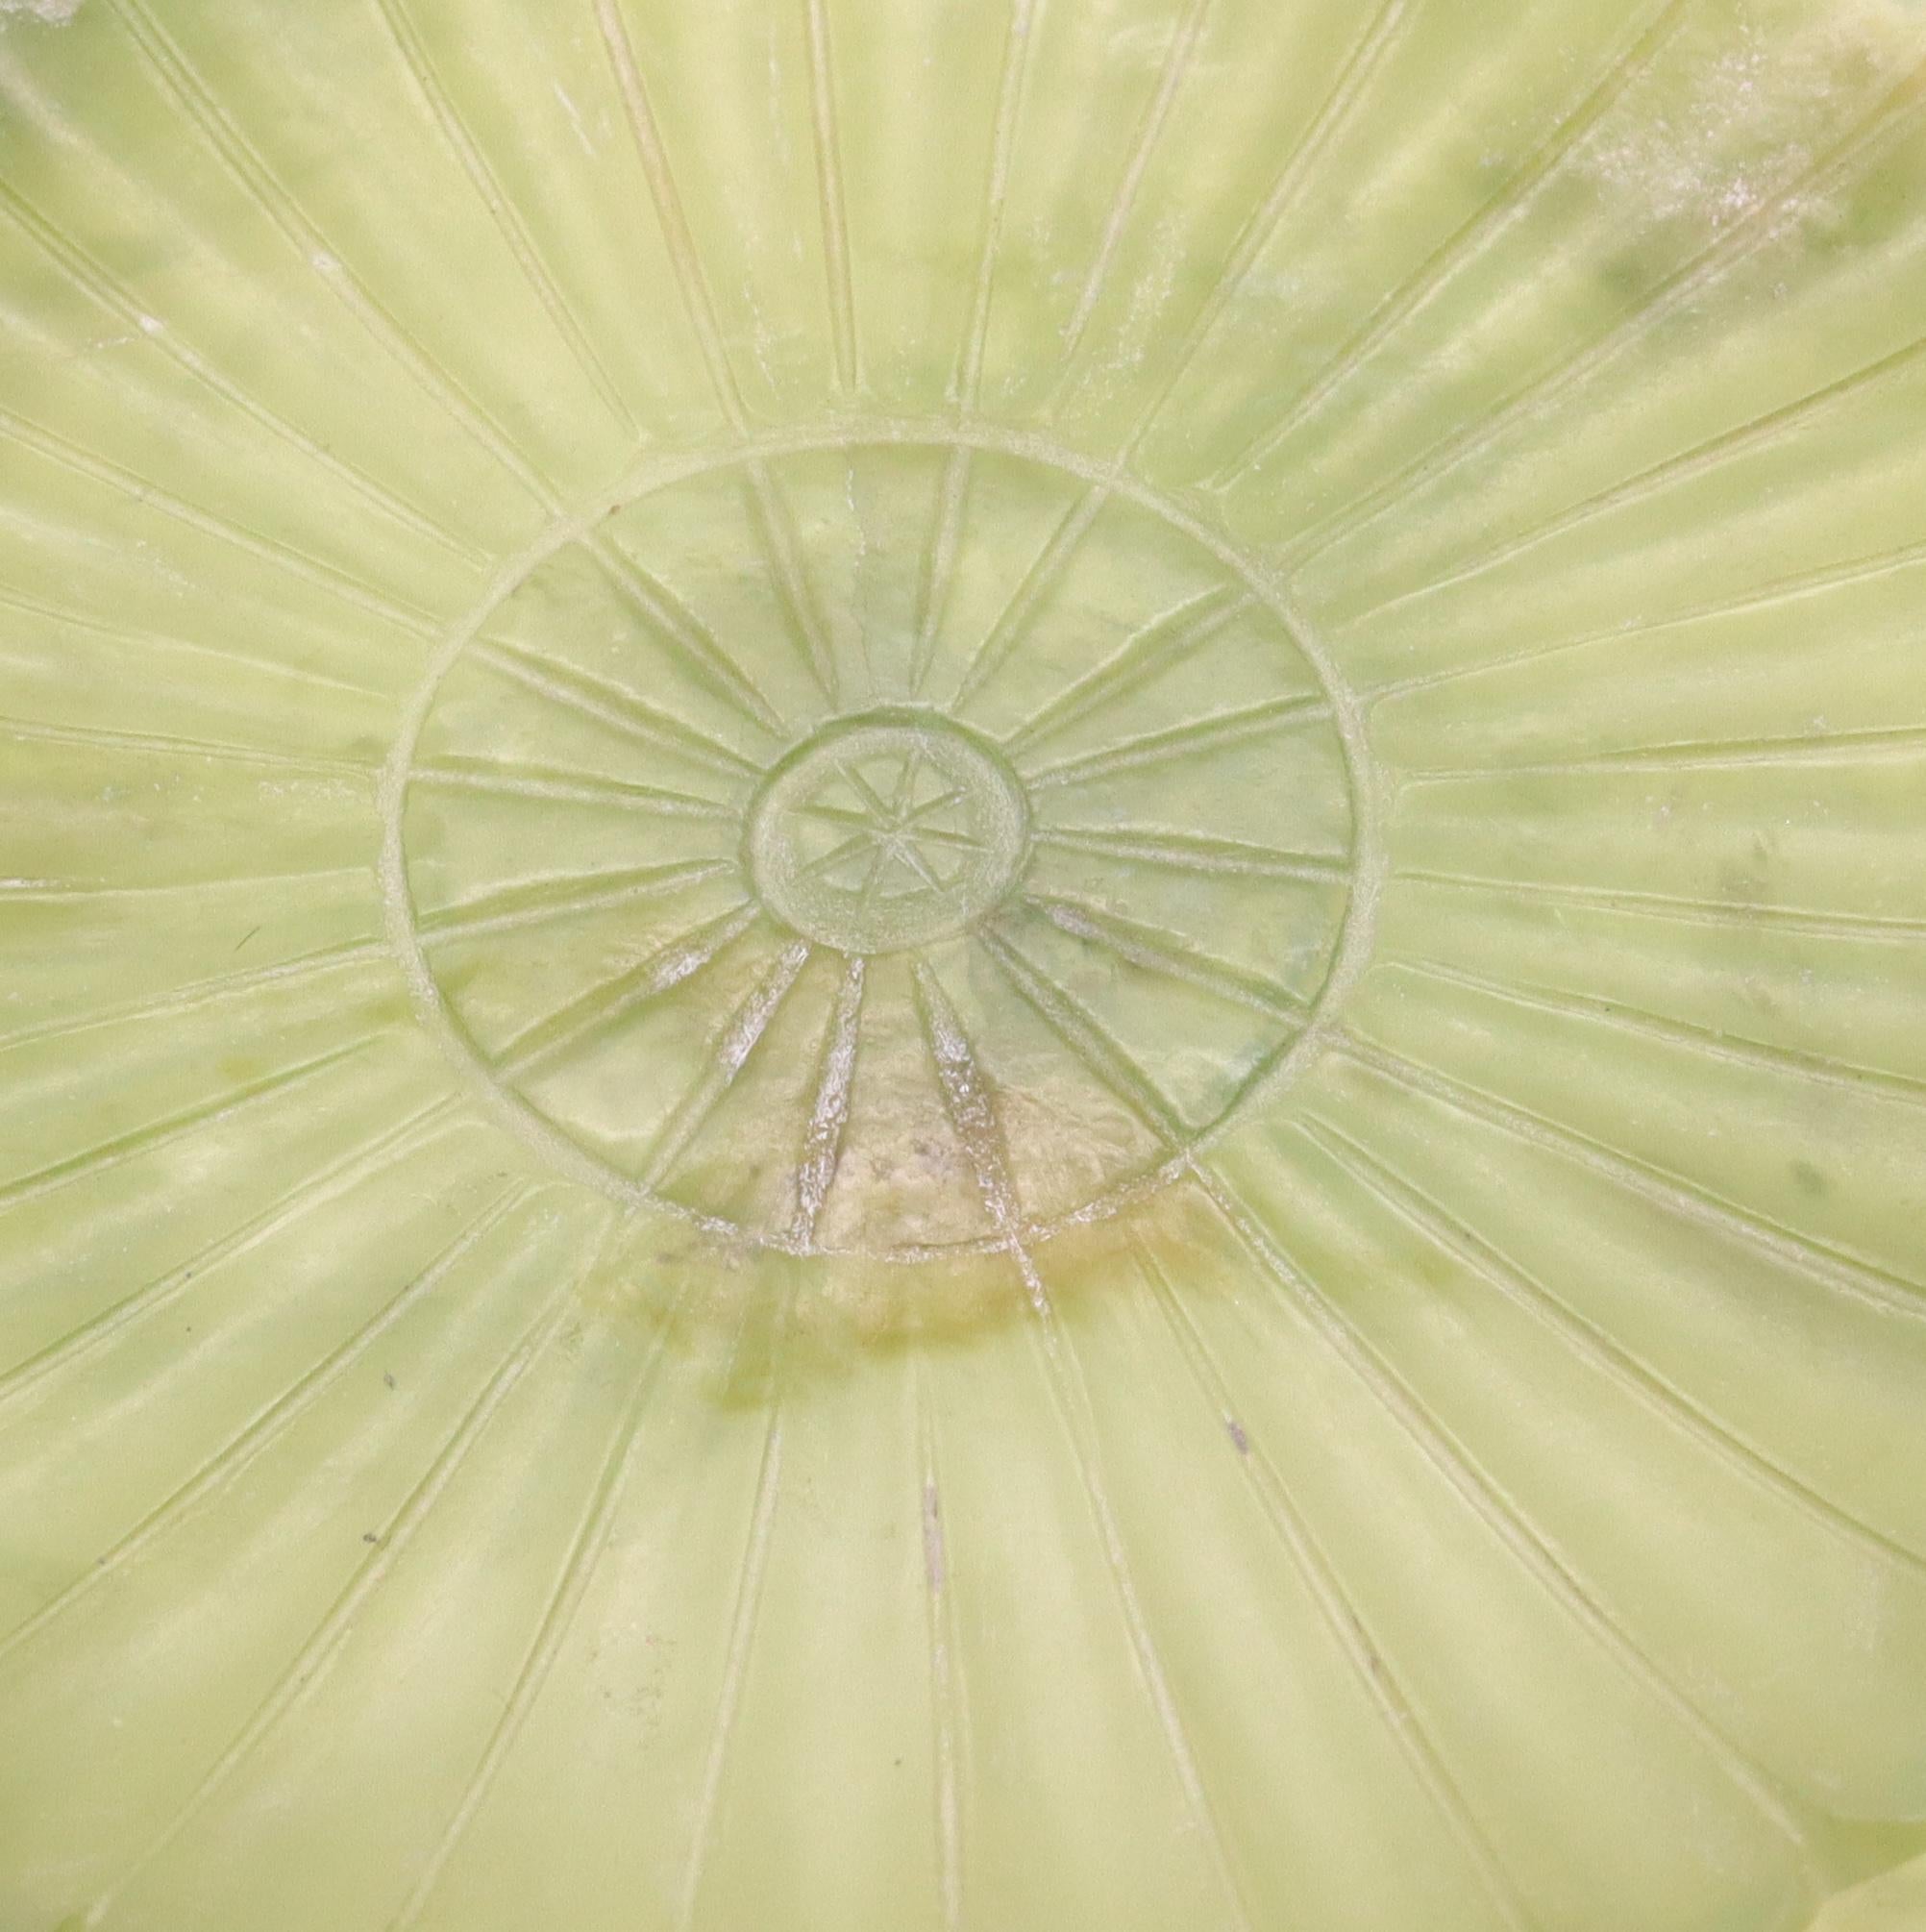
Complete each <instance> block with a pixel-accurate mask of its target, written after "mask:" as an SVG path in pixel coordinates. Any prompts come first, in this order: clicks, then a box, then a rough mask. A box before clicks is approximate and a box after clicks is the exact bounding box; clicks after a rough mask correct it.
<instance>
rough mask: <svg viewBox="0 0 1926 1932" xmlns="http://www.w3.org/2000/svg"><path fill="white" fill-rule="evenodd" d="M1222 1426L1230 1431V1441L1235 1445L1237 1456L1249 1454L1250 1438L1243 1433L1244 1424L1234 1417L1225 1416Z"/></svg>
mask: <svg viewBox="0 0 1926 1932" xmlns="http://www.w3.org/2000/svg"><path fill="white" fill-rule="evenodd" d="M1223 1425H1224V1427H1225V1428H1227V1429H1228V1430H1229V1431H1230V1439H1231V1441H1232V1442H1233V1443H1235V1444H1236V1445H1237V1452H1238V1454H1239V1455H1248V1454H1249V1453H1250V1438H1249V1436H1247V1434H1246V1433H1245V1430H1244V1424H1242V1423H1241V1422H1239V1421H1238V1419H1237V1418H1236V1417H1235V1416H1225V1417H1224V1419H1223Z"/></svg>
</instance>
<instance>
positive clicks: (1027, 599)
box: [383, 429, 1372, 1260]
mask: <svg viewBox="0 0 1926 1932" xmlns="http://www.w3.org/2000/svg"><path fill="white" fill-rule="evenodd" d="M1363 756H1364V754H1363V751H1362V740H1361V736H1360V733H1359V731H1358V728H1357V726H1356V722H1355V706H1354V703H1353V702H1352V701H1351V700H1350V699H1349V698H1348V696H1347V695H1346V694H1345V693H1344V692H1343V690H1342V687H1340V686H1339V685H1338V684H1337V683H1336V681H1335V680H1334V679H1333V677H1332V676H1331V674H1330V673H1329V670H1328V667H1327V666H1326V665H1325V664H1324V663H1323V662H1322V660H1321V657H1320V656H1318V654H1317V653H1316V652H1315V650H1314V649H1312V648H1309V647H1308V645H1307V640H1306V639H1304V638H1303V637H1302V635H1301V634H1300V632H1298V630H1297V627H1296V623H1295V621H1294V619H1293V617H1292V615H1291V613H1290V611H1289V610H1288V608H1286V607H1283V606H1282V605H1281V604H1280V603H1279V602H1278V601H1277V600H1275V599H1274V598H1273V597H1272V593H1271V592H1270V591H1269V590H1268V589H1267V587H1266V585H1265V583H1264V582H1263V581H1262V580H1261V579H1260V578H1259V577H1257V576H1256V575H1255V574H1254V573H1253V572H1251V571H1249V570H1248V569H1247V568H1246V567H1245V566H1244V565H1243V564H1242V563H1241V562H1240V561H1239V560H1238V558H1237V557H1236V556H1235V555H1234V554H1232V553H1230V552H1229V551H1228V550H1227V549H1226V547H1225V546H1223V545H1222V544H1221V543H1220V542H1218V541H1216V540H1215V539H1214V538H1212V537H1211V536H1210V534H1209V533H1207V532H1205V531H1203V530H1201V529H1199V528H1198V526H1197V525H1196V524H1195V522H1193V521H1192V520H1191V519H1190V518H1189V517H1188V516H1187V515H1185V513H1184V512H1182V511H1181V510H1179V509H1177V508H1174V507H1173V506H1171V505H1169V504H1166V503H1164V502H1162V501H1161V500H1159V499H1157V498H1155V497H1153V496H1151V495H1149V494H1148V492H1145V491H1142V490H1139V489H1138V488H1136V487H1135V486H1134V485H1132V484H1130V483H1127V482H1126V481H1125V480H1123V479H1122V478H1120V477H1119V476H1118V475H1117V474H1116V473H1115V472H1114V471H1109V470H1103V471H1099V472H1092V471H1091V470H1090V469H1089V468H1088V467H1087V466H1079V465H1077V464H1075V463H1074V462H1073V461H1071V460H1068V459H1065V460H1049V459H1047V458H1043V457H1040V456H1039V455H1038V454H1037V453H1036V452H1035V450H1034V449H1033V448H1032V447H1030V446H1028V445H1025V447H1023V448H1021V449H1018V448H1011V449H1000V448H996V447H992V446H988V445H981V446H978V445H970V444H965V443H962V442H959V441H956V440H954V439H953V438H951V437H950V436H949V435H948V433H932V434H931V435H930V436H929V437H928V438H927V439H922V438H919V437H917V436H911V435H907V434H905V435H901V436H898V437H895V438H880V439H877V440H872V441H865V440H863V439H862V438H861V437H860V436H859V435H854V434H852V433H850V432H848V431H847V430H846V429H835V430H829V431H826V432H825V433H824V435H823V437H822V439H821V441H820V442H818V443H815V444H811V445H809V446H805V447H799V448H796V449H792V450H789V451H786V452H778V453H773V454H770V455H767V456H764V455H755V456H753V457H752V456H735V457H721V458H715V459H714V460H710V461H704V462H692V463H685V464H683V465H682V466H681V467H680V468H671V469H668V470H665V471H664V473H663V474H662V475H661V476H660V477H659V478H657V479H656V480H655V481H654V482H649V483H637V484H636V485H635V487H634V488H633V489H632V491H630V492H628V493H625V494H624V495H623V496H622V497H621V499H620V501H619V502H617V503H616V504H615V505H614V507H613V508H608V509H606V510H605V512H604V513H603V514H602V515H600V516H599V517H597V518H594V519H591V520H589V521H587V522H585V523H583V524H581V525H580V526H579V527H578V526H570V527H568V528H566V529H564V530H562V531H560V532H558V533H556V538H555V541H554V543H553V544H552V546H551V547H550V548H549V549H548V550H546V551H545V552H544V553H543V554H542V555H541V556H539V557H535V558H534V559H533V560H531V563H530V564H529V566H528V568H527V569H526V570H525V571H524V572H523V573H522V575H521V576H520V577H519V578H518V579H517V580H516V581H515V582H512V583H507V584H506V585H504V586H503V587H502V588H501V589H500V590H498V592H497V593H496V594H495V595H494V596H493V597H492V598H491V599H490V601H489V602H488V603H487V604H486V605H484V606H483V607H481V609H479V610H478V611H476V612H475V613H474V614H473V615H472V616H471V618H470V619H469V620H468V621H467V622H466V623H464V624H463V625H462V626H461V627H459V628H458V629H457V631H456V632H453V633H451V636H450V638H449V640H448V643H447V645H446V647H445V648H444V650H443V652H442V653H441V655H440V656H439V658H438V659H437V661H436V663H435V665H434V666H433V667H432V670H431V673H430V675H429V676H428V678H427V679H426V681H424V683H423V685H422V687H421V689H420V691H419V692H418V694H417V697H416V701H415V704H414V706H413V709H412V712H411V715H410V719H409V721H408V723H407V727H406V729H405V730H404V731H403V733H402V736H401V738H400V740H399V741H398V743H397V745H396V747H395V749H394V753H393V755H392V756H391V758H390V760H389V764H388V769H387V772H386V774H385V776H384V780H383V809H384V811H385V812H386V813H387V814H388V822H387V828H386V835H387V841H388V843H387V849H386V856H385V861H384V865H383V886H384V889H385V891H386V893H387V895H388V904H387V915H388V930H389V934H390V937H391V939H392V940H393V943H394V945H395V947H396V950H397V954H398V955H399V958H400V960H401V963H402V966H403V969H404V971H405V972H406V973H407V975H408V977H409V979H410V982H411V985H412V987H413V990H414V994H415V998H416V1003H417V1007H418V1010H420V1012H421V1013H422V1014H423V1016H424V1018H425V1020H426V1022H427V1023H428V1025H429V1026H430V1027H431V1028H432V1029H433V1031H434V1033H435V1034H436V1036H437V1037H438V1039H439V1040H440V1042H441V1045H442V1046H443V1048H444V1050H445V1051H446V1052H447V1053H448V1054H449V1056H450V1058H451V1060H453V1061H454V1062H455V1063H456V1065H457V1066H458V1067H459V1068H460V1069H462V1070H463V1071H464V1073H465V1074H466V1075H467V1076H468V1077H469V1078H470V1079H471V1080H472V1081H473V1082H474V1084H475V1086H476V1087H477V1089H478V1090H479V1091H480V1092H481V1094H482V1095H484V1096H485V1097H486V1099H487V1101H488V1102H489V1104H490V1105H491V1107H492V1108H493V1109H494V1111H495V1112H496V1114H497V1116H498V1118H499V1119H500V1120H502V1121H504V1122H505V1123H506V1124H507V1125H508V1126H509V1127H512V1128H513V1130H514V1131H515V1132H516V1133H517V1134H519V1135H520V1136H522V1137H523V1138H524V1139H525V1140H526V1141H527V1142H528V1143H529V1144H530V1145H531V1147H533V1148H534V1149H536V1150H538V1151H539V1152H541V1153H542V1154H543V1155H544V1156H545V1157H546V1158H547V1159H548V1160H549V1162H550V1163H551V1164H552V1165H553V1166H554V1167H555V1168H556V1169H557V1170H559V1171H560V1172H562V1173H564V1174H566V1175H567V1176H569V1177H571V1178H573V1179H576V1180H578V1181H580V1182H582V1183H584V1184H586V1185H589V1186H593V1187H597V1188H600V1189H602V1190H603V1191H605V1193H608V1194H610V1195H612V1196H614V1197H615V1198H617V1199H619V1200H622V1201H627V1202H630V1203H631V1204H634V1205H638V1206H640V1205H647V1206H650V1207H653V1208H656V1209H660V1210H663V1211H666V1212H670V1213H675V1214H679V1215H684V1216H687V1217H690V1218H692V1219H693V1220H695V1221H696V1222H698V1223H699V1224H701V1225H702V1226H704V1227H705V1228H707V1229H709V1230H710V1231H712V1232H713V1233H716V1234H718V1235H720V1236H722V1237H724V1238H727V1239H728V1240H730V1241H743V1240H747V1241H751V1242H757V1243H763V1244H768V1245H772V1246H777V1247H780V1248H782V1249H784V1250H787V1251H791V1252H795V1253H802V1254H829V1253H865V1254H870V1255H877V1256H885V1257H891V1258H893V1259H901V1260H919V1259H923V1258H926V1257H928V1256H930V1255H932V1254H935V1253H938V1252H941V1251H949V1250H953V1249H955V1248H958V1247H967V1246H977V1245H982V1246H1004V1247H1007V1246H1009V1245H1010V1244H1012V1243H1021V1244H1027V1243H1029V1242H1032V1241H1038V1240H1044V1239H1047V1238H1049V1234H1050V1232H1051V1231H1052V1230H1053V1229H1056V1228H1059V1227H1062V1226H1066V1225H1068V1224H1069V1223H1070V1222H1072V1221H1074V1220H1077V1219H1080V1218H1082V1217H1086V1216H1088V1215H1090V1214H1092V1213H1096V1212H1099V1211H1102V1209H1103V1207H1104V1204H1105V1203H1107V1202H1111V1201H1121V1200H1123V1199H1124V1198H1125V1197H1126V1196H1128V1197H1132V1198H1134V1196H1135V1195H1137V1194H1139V1193H1141V1192H1143V1191H1144V1190H1146V1189H1149V1188H1154V1187H1157V1186H1161V1185H1163V1184H1165V1183H1166V1182H1167V1181H1168V1180H1169V1179H1171V1178H1172V1177H1174V1176H1175V1175H1177V1174H1179V1173H1181V1172H1182V1171H1183V1167H1184V1163H1185V1161H1186V1159H1187V1158H1188V1156H1189V1155H1190V1154H1191V1153H1193V1152H1195V1151H1196V1150H1198V1148H1200V1147H1201V1146H1203V1145H1205V1144H1206V1143H1207V1142H1208V1141H1209V1140H1210V1139H1211V1138H1212V1137H1213V1136H1215V1135H1217V1134H1218V1133H1220V1132H1222V1131H1223V1130H1225V1129H1226V1127H1228V1126H1229V1124H1230V1123H1231V1122H1232V1121H1233V1120H1234V1119H1235V1118H1236V1116H1237V1114H1238V1113H1239V1112H1240V1110H1242V1109H1243V1108H1244V1107H1245V1105H1246V1104H1247V1102H1248V1101H1249V1099H1250V1097H1251V1096H1253V1095H1254V1094H1256V1093H1258V1092H1259V1091H1260V1090H1264V1089H1266V1088H1268V1087H1270V1086H1271V1085H1272V1084H1275V1083H1278V1082H1281V1081H1282V1080H1284V1079H1286V1078H1288V1077H1291V1075H1292V1072H1293V1069H1294V1068H1296V1067H1297V1066H1299V1065H1301V1064H1303V1063H1304V1062H1306V1061H1307V1060H1308V1058H1309V1057H1310V1055H1311V1054H1312V1053H1315V1052H1316V1051H1317V1050H1318V1043H1319V1039H1320V1036H1321V1028H1319V1027H1318V1025H1317V1024H1316V1023H1317V1019H1318V1015H1319V1014H1320V1012H1321V1010H1322V1008H1323V1006H1324V1003H1325V1002H1326V1000H1327V998H1328V997H1329V994H1330V991H1331V989H1332V988H1333V987H1334V986H1337V987H1342V985H1343V984H1345V983H1346V976H1345V975H1343V974H1340V973H1339V972H1338V966H1339V962H1340V961H1341V960H1343V959H1347V960H1350V961H1351V962H1352V965H1353V966H1354V965H1355V962H1356V960H1357V959H1358V958H1359V957H1360V956H1361V952H1362V949H1363V947H1364V946H1365V945H1366V944H1368V936H1369V910H1370V904H1371V899H1372V896H1371V894H1370V892H1368V891H1367V892H1363V893H1359V892H1357V891H1355V890H1354V884H1355V881H1356V876H1357V865H1358V855H1359V850H1360V844H1361V842H1360V839H1359V808H1360V802H1361V801H1362V800H1363V799H1365V798H1366V797H1367V796H1368V793H1367V791H1366V789H1365V788H1364V787H1363V786H1362V785H1361V783H1360V779H1359V773H1360V771H1361V770H1362V769H1363V765H1362V759H1363Z"/></svg>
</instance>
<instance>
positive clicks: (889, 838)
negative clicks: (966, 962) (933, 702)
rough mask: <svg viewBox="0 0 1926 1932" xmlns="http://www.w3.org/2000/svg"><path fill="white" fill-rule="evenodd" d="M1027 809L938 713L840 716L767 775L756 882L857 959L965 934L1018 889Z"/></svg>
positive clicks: (980, 750)
mask: <svg viewBox="0 0 1926 1932" xmlns="http://www.w3.org/2000/svg"><path fill="white" fill-rule="evenodd" d="M1028 815H1029V814H1028V807H1027V805H1026V804H1025V798H1024V793H1023V787H1022V785H1021V783H1020V782H1019V781H1018V780H1017V779H1016V777H1015V775H1014V774H1013V773H1012V772H1011V771H1010V770H1009V768H1008V766H1006V765H1005V764H1004V763H1003V761H1002V760H1001V759H1000V757H998V756H997V755H995V753H994V752H992V751H991V750H990V749H989V748H988V747H987V746H985V745H983V744H981V743H979V742H978V741H977V740H976V739H975V736H974V735H972V734H971V733H969V732H966V731H961V730H959V729H958V728H957V727H956V726H955V725H953V724H951V723H950V722H949V721H948V720H947V719H944V718H942V717H940V716H938V715H935V714H927V715H926V714H923V713H918V712H913V711H898V712H885V713H879V714H877V715H873V716H869V717H858V718H842V719H838V720H836V721H835V722H834V723H833V724H830V725H828V726H827V727H826V728H825V729H824V730H822V731H818V732H817V733H816V734H815V735H814V736H813V737H811V738H810V739H809V740H808V741H807V742H806V743H804V744H803V745H802V746H800V747H799V748H798V749H797V751H796V752H795V753H793V754H792V755H790V757H789V758H787V759H786V760H785V761H784V762H783V763H782V764H781V765H779V766H778V768H777V769H776V771H775V772H773V773H772V774H771V776H770V779H769V781H768V782H767V783H766V784H765V785H764V786H763V788H762V790H761V791H760V792H759V793H758V795H757V797H756V799H755V802H754V804H753V805H752V806H751V809H750V815H749V835H748V859H749V866H750V873H751V876H752V878H753V880H754V882H755V887H756V891H757V892H758V894H759V895H760V896H761V899H762V903H763V904H764V905H766V906H767V907H768V908H769V910H770V911H771V912H772V913H773V914H774V915H775V916H776V917H777V918H778V919H780V920H782V921H783V922H784V923H786V924H787V925H789V926H791V927H793V928H794V929H796V930H797V931H798V932H801V933H803V934H805V935H806V936H807V937H808V938H810V939H814V940H816V941H818V942H819V943H821V944H823V945H825V946H832V947H834V948H835V949H836V950H837V951H839V952H842V953H848V954H877V953H900V952H903V951H905V950H907V949H909V948H912V947H917V946H926V945H929V944H931V943H933V942H934V941H936V940H939V939H945V938H949V937H950V936H951V935H952V934H955V933H958V932H962V931H964V930H965V929H967V928H969V927H970V926H971V925H973V924H974V923H975V920H976V919H977V918H978V917H979V916H980V915H981V914H983V913H984V912H986V911H988V910H989V909H990V908H991V907H992V906H994V905H995V904H997V903H998V901H999V900H1000V899H1001V898H1002V897H1003V895H1004V894H1005V893H1007V892H1008V891H1009V889H1010V887H1011V885H1012V884H1013V883H1014V882H1015V879H1016V878H1017V874H1018V870H1019V868H1020V866H1021V865H1022V863H1023V857H1024V844H1025V828H1026V822H1027V819H1028Z"/></svg>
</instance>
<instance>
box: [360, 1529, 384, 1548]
mask: <svg viewBox="0 0 1926 1932" xmlns="http://www.w3.org/2000/svg"><path fill="white" fill-rule="evenodd" d="M381 1540H382V1539H381V1537H380V1535H379V1534H378V1533H377V1532H376V1531H374V1530H372V1529H364V1530H362V1532H361V1541H362V1542H363V1543H372V1544H376V1545H379V1544H380V1543H381Z"/></svg>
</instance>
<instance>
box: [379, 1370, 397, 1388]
mask: <svg viewBox="0 0 1926 1932" xmlns="http://www.w3.org/2000/svg"><path fill="white" fill-rule="evenodd" d="M382 1380H383V1381H384V1382H385V1383H386V1384H387V1385H388V1387H389V1388H391V1389H392V1388H394V1387H396V1386H397V1384H396V1382H395V1378H394V1376H393V1375H390V1374H389V1373H388V1371H387V1370H385V1369H383V1371H382Z"/></svg>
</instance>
